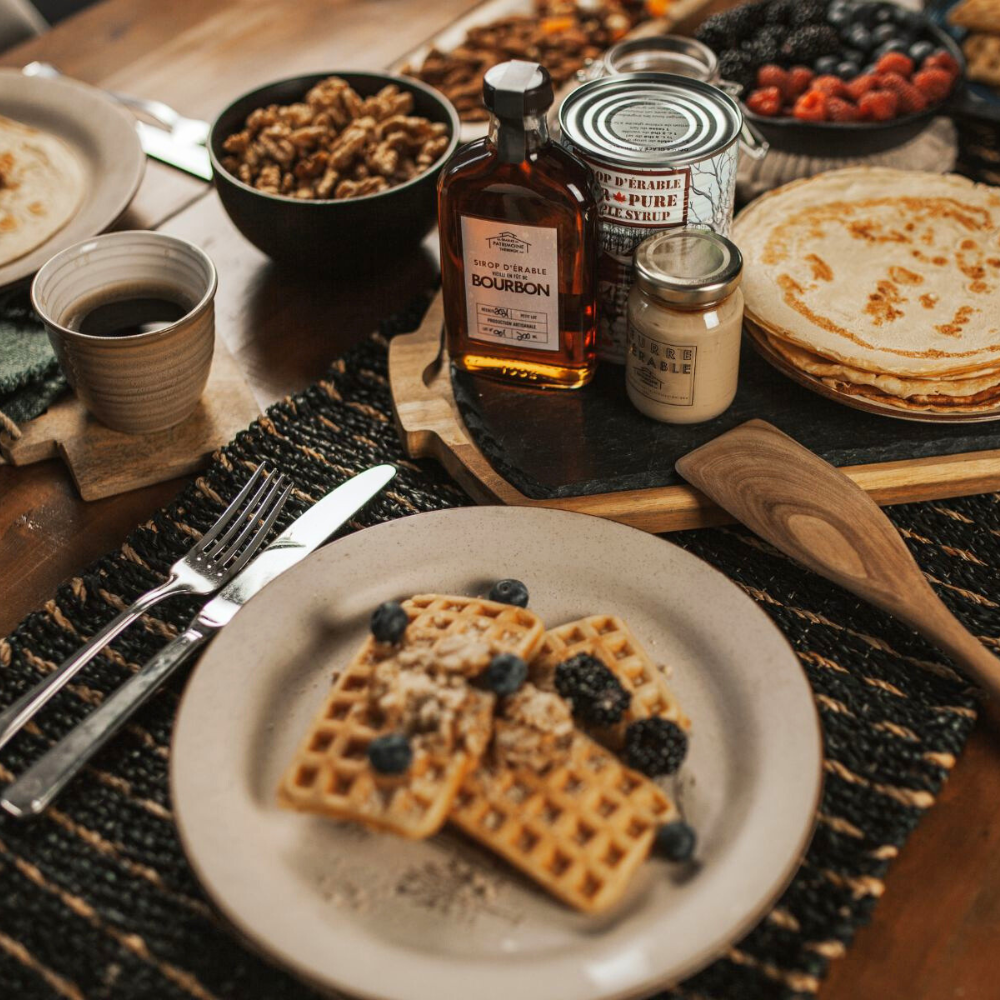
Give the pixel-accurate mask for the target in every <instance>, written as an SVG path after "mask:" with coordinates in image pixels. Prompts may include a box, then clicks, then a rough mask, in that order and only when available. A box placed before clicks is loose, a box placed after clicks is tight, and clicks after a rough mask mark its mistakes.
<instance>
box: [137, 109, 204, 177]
mask: <svg viewBox="0 0 1000 1000" xmlns="http://www.w3.org/2000/svg"><path fill="white" fill-rule="evenodd" d="M135 130H136V131H137V132H138V133H139V142H140V143H141V144H142V149H143V152H144V153H145V154H146V155H147V156H151V157H152V158H153V159H154V160H159V161H160V162H161V163H166V164H168V165H169V166H171V167H176V168H177V169H178V170H183V171H185V172H186V173H189V174H193V175H194V176H195V177H198V178H200V179H201V180H203V181H210V180H211V179H212V164H211V162H210V160H209V158H208V150H207V149H206V148H205V147H204V146H195V145H194V144H193V143H187V142H180V141H178V140H177V138H176V137H174V136H172V135H171V134H170V133H169V132H166V131H164V130H163V129H162V128H157V127H156V126H155V125H147V124H146V122H138V121H137V122H136V123H135Z"/></svg>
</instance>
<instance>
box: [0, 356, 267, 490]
mask: <svg viewBox="0 0 1000 1000" xmlns="http://www.w3.org/2000/svg"><path fill="white" fill-rule="evenodd" d="M259 414H260V408H259V407H258V406H257V401H256V400H255V399H254V397H253V393H251V391H250V388H249V386H248V385H247V384H246V382H244V381H243V376H242V375H241V374H240V370H239V368H238V367H237V365H236V362H235V361H234V360H233V356H232V355H231V354H230V353H229V351H228V350H227V349H226V346H225V345H224V344H223V343H222V340H221V338H219V337H218V336H216V339H215V354H214V355H213V357H212V370H211V372H210V373H209V376H208V384H207V385H206V386H205V392H204V394H203V395H202V397H201V400H200V401H199V403H198V407H197V409H196V410H195V411H194V413H192V414H191V416H190V417H188V418H187V420H185V421H184V422H183V423H181V424H178V425H177V426H176V427H171V428H168V429H167V430H165V431H159V432H157V433H155V434H123V433H122V432H121V431H113V430H111V428H110V427H105V426H104V424H102V423H100V422H99V421H98V420H96V419H95V418H94V417H92V416H91V415H90V414H89V413H88V412H87V411H86V410H85V409H84V407H83V404H82V403H81V402H80V401H79V400H78V399H77V398H76V396H75V395H73V394H72V393H69V394H67V395H65V396H63V397H62V398H61V399H60V400H58V401H57V402H56V403H54V404H53V405H52V406H50V407H49V409H48V410H46V412H45V413H43V414H42V415H41V416H39V417H36V418H35V419H34V420H31V421H29V422H28V423H26V424H24V426H23V427H22V428H21V436H20V437H19V438H16V439H15V438H12V437H11V436H10V435H9V434H0V454H2V455H3V457H4V459H5V460H6V461H7V462H9V463H11V464H12V465H30V464H32V463H34V462H41V461H44V460H45V459H48V458H55V457H61V458H62V459H63V461H64V462H65V463H66V465H67V466H68V467H69V471H70V474H71V475H72V477H73V481H74V482H75V483H76V487H77V489H78V490H79V491H80V496H81V497H83V499H84V500H100V499H101V498H102V497H109V496H115V495H116V494H118V493H126V492H128V491H129V490H135V489H138V488H139V487H141V486H150V485H152V484H153V483H162V482H164V481H165V480H167V479H173V478H175V477H176V476H183V475H186V474H187V473H189V472H194V471H195V470H196V469H199V468H200V467H201V466H202V464H203V463H204V462H205V459H206V458H207V457H208V456H209V455H210V454H211V453H212V452H213V451H215V449H216V448H219V447H221V446H222V445H224V444H226V442H228V441H230V440H231V439H232V438H233V436H234V435H235V434H236V433H237V432H239V431H241V430H243V428H244V427H246V426H247V424H249V423H251V422H252V421H253V420H255V419H256V418H257V417H258V416H259Z"/></svg>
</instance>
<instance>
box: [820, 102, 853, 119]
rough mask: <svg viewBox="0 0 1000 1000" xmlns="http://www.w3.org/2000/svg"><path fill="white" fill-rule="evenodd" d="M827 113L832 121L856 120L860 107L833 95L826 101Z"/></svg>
mask: <svg viewBox="0 0 1000 1000" xmlns="http://www.w3.org/2000/svg"><path fill="white" fill-rule="evenodd" d="M826 113H827V116H828V117H829V119H830V121H832V122H856V121H857V120H858V109H857V108H856V107H855V106H854V105H853V104H851V102H850V101H845V100H843V99H842V98H840V97H831V98H830V99H829V100H828V101H827V102H826Z"/></svg>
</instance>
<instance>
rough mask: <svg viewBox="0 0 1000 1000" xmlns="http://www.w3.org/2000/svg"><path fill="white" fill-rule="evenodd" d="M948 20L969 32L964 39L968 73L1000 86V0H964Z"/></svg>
mask: <svg viewBox="0 0 1000 1000" xmlns="http://www.w3.org/2000/svg"><path fill="white" fill-rule="evenodd" d="M948 21H949V22H950V23H951V24H954V25H955V26H956V27H959V28H966V29H967V30H968V32H969V34H968V35H967V36H966V38H965V40H964V41H963V42H962V52H963V53H964V54H965V62H966V67H965V75H966V76H967V77H968V78H969V79H970V80H972V81H974V82H975V83H985V84H986V85H987V86H988V87H1000V0H962V2H961V3H960V4H958V5H957V6H956V7H954V8H952V10H951V12H950V13H949V14H948Z"/></svg>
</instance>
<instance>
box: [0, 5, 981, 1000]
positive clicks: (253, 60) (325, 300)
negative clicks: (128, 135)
mask: <svg viewBox="0 0 1000 1000" xmlns="http://www.w3.org/2000/svg"><path fill="white" fill-rule="evenodd" d="M720 5H725V2H724V0H723V3H721V4H720ZM470 6H472V0H295V2H290V0H286V2H281V0H170V2H167V3H164V2H160V0H105V2H103V3H100V4H98V5H96V6H94V7H92V8H90V9H89V10H87V11H85V12H84V13H82V14H80V15H78V16H76V17H74V18H72V19H70V20H68V21H65V22H63V23H61V24H60V25H59V26H58V27H57V28H55V29H54V30H53V31H51V32H50V33H49V34H47V35H46V36H44V37H42V38H39V39H37V40H35V41H32V42H29V43H27V44H25V45H23V46H21V47H20V48H18V49H14V50H11V51H9V52H7V53H4V54H3V55H2V56H0V64H3V65H11V66H20V65H23V64H24V63H27V62H29V61H30V60H32V59H40V60H45V61H47V62H51V63H53V64H55V65H56V66H58V67H59V68H60V69H61V70H63V71H64V72H66V73H69V74H71V75H73V76H75V77H77V78H79V79H81V80H84V81H86V82H88V83H92V84H95V85H98V86H103V87H107V88H110V89H117V90H122V91H126V92H129V93H132V94H137V95H140V96H145V97H151V98H154V97H155V98H159V99H161V100H165V101H167V102H168V103H170V104H172V105H173V106H174V107H176V108H177V109H178V110H179V111H181V112H182V113H183V114H186V115H190V116H195V117H200V118H207V119H211V118H212V117H213V116H214V114H215V113H216V112H217V111H218V110H219V109H220V108H221V107H222V106H223V105H225V104H226V103H227V102H228V101H229V100H230V99H231V98H232V97H234V96H236V95H238V94H240V93H242V92H243V91H245V90H248V89H250V88H251V87H253V86H256V85H258V84H261V83H264V82H267V81H269V80H273V79H277V78H279V77H282V76H294V75H296V74H298V73H303V72H307V71H314V70H317V69H324V68H330V69H335V68H340V69H368V68H374V67H383V66H387V65H389V64H390V63H392V62H393V61H394V60H395V59H397V58H398V57H399V56H401V55H402V54H404V53H405V52H407V51H408V50H410V49H411V48H413V47H414V46H415V45H417V44H419V43H420V42H421V41H422V40H424V39H426V38H428V37H429V36H431V35H433V34H434V33H435V32H436V31H438V30H440V29H441V28H442V27H444V26H445V25H446V24H448V23H449V22H450V21H452V20H453V19H454V18H455V17H457V16H459V15H460V14H462V13H464V11H465V10H466V9H468V8H469V7H470ZM121 225H122V226H123V227H129V228H161V229H164V230H165V231H167V232H171V233H176V234H178V235H180V236H184V237H185V238H187V239H189V240H192V241H194V242H195V243H198V244H199V245H200V246H202V247H204V249H205V250H206V251H207V252H208V253H209V254H210V255H211V256H212V258H213V259H214V260H215V263H216V265H217V267H218V270H219V297H218V304H217V326H218V329H219V331H220V333H221V335H222V336H223V337H224V338H225V340H226V343H227V345H228V346H229V348H230V350H231V351H232V353H233V355H234V356H235V357H236V358H237V360H238V362H239V364H240V366H241V368H242V370H243V371H244V373H245V375H246V378H247V381H248V382H249V384H250V385H251V387H252V388H253V390H254V392H255V393H256V395H257V398H258V401H259V402H260V403H261V405H262V406H263V405H266V404H268V403H270V402H272V401H273V400H276V399H278V398H280V397H282V396H284V395H285V394H287V393H290V392H293V391H295V390H297V389H299V388H301V387H303V386H305V385H306V384H308V383H309V382H311V381H312V380H314V379H315V378H317V377H318V376H319V375H320V374H321V373H322V372H323V370H324V368H325V367H326V365H327V363H328V362H329V360H330V359H331V358H333V357H334V356H335V355H337V354H339V353H340V352H341V351H342V350H343V349H344V348H345V347H347V346H348V345H349V344H351V343H352V342H354V341H356V340H358V339H359V338H361V337H362V336H364V335H365V334H366V333H367V332H368V331H369V330H370V329H371V328H372V327H373V325H374V323H375V321H376V320H377V319H378V318H380V317H381V316H384V315H386V314H387V313H390V312H392V311H393V310H394V309H396V308H398V307H399V306H400V305H401V304H403V303H405V302H406V301H407V300H408V299H409V298H410V297H411V296H412V295H413V294H415V293H417V292H418V291H419V290H420V289H422V288H424V287H426V285H427V283H428V281H429V279H430V277H431V276H432V275H433V273H434V271H435V269H436V259H435V255H434V253H433V241H428V243H427V244H426V245H425V248H424V250H423V251H421V252H420V253H416V254H414V255H413V256H412V257H410V258H408V259H406V260H404V261H401V262H400V263H399V265H398V266H397V267H395V268H393V269H392V270H391V271H390V272H389V273H387V274H380V275H377V276H372V277H370V278H366V279H362V280H358V279H352V280H350V281H344V280H341V279H338V278H337V277H336V276H335V275H334V276H331V277H329V278H324V279H319V280H317V279H316V278H315V277H314V276H307V275H304V274H298V273H295V272H289V271H286V270H281V269H279V268H277V267H275V266H274V265H272V264H270V263H269V262H268V261H267V259H266V258H265V257H263V256H262V255H261V254H260V253H258V252H257V251H256V250H255V249H254V248H253V247H251V246H250V245H249V244H248V243H246V242H245V241H244V240H243V239H242V238H241V237H240V235H239V234H238V233H237V232H236V230H235V229H234V228H233V226H232V225H231V224H230V222H229V221H228V219H227V218H226V216H225V214H224V213H223V211H222V209H221V207H220V205H219V202H218V199H217V198H216V196H215V194H214V193H213V192H212V191H211V189H210V188H209V187H208V186H207V185H205V184H203V183H201V182H200V181H197V180H194V179H193V178H190V177H188V176H186V175H183V174H179V173H177V172H176V171H174V170H172V169H170V168H169V167H164V166H161V165H159V164H156V163H152V162H151V163H150V164H149V166H148V169H147V172H146V177H145V180H144V182H143V185H142V188H141V190H140V191H139V194H138V196H137V198H136V199H135V201H134V203H133V204H132V207H131V208H130V210H129V212H128V213H127V216H126V217H125V218H124V219H123V220H122V223H121ZM181 485H182V481H179V480H175V481H173V482H168V483H162V484H160V485H158V486H153V487H149V488H147V489H142V490H137V491H134V492H132V493H127V494H124V495H122V496H118V497H112V498H109V499H107V500H101V501H97V502H91V503H84V502H82V501H81V500H80V499H79V498H78V497H77V496H76V494H75V492H74V489H73V485H72V483H71V482H70V479H69V476H68V475H67V473H66V472H65V470H64V469H63V467H62V466H61V465H60V464H59V463H58V462H56V461H51V462H46V463H43V464H40V465H36V466H30V467H25V468H18V469H14V468H12V467H9V466H0V570H2V576H0V579H2V584H0V635H3V634H6V633H7V632H9V631H10V630H11V629H13V628H14V627H15V626H16V625H17V623H18V621H20V619H21V618H22V617H23V616H24V615H25V614H26V613H28V612H29V611H31V610H32V609H34V608H35V607H37V606H38V605H40V604H41V603H43V602H44V601H45V600H47V599H48V598H49V597H50V596H51V594H52V592H53V591H54V590H55V588H56V587H57V586H58V584H59V583H60V582H61V581H62V580H63V579H65V578H67V577H69V576H71V575H73V574H74V573H75V572H76V571H78V570H79V569H80V568H81V567H82V566H84V565H85V564H86V563H87V562H89V561H90V560H91V559H93V558H95V557H97V556H99V555H101V554H102V553H103V552H105V551H108V550H110V549H112V548H114V547H115V546H116V545H118V544H120V543H121V541H122V540H123V539H124V537H125V535H126V534H127V533H128V531H129V530H130V529H131V528H132V527H134V526H135V525H136V524H138V523H139V522H140V521H142V520H144V519H145V518H146V517H147V516H148V515H149V514H150V512H151V511H153V510H154V509H155V508H156V507H157V506H159V505H160V504H162V503H164V502H166V501H167V500H169V499H170V498H171V497H172V496H173V495H174V493H175V492H176V491H177V490H178V489H179V488H180V487H181ZM997 714H998V715H1000V713H997ZM997 732H1000V729H998V728H997V726H996V725H995V724H994V726H993V727H992V728H991V726H990V725H989V723H988V722H987V720H986V719H983V720H981V721H980V723H979V725H978V726H977V728H976V731H975V733H974V735H973V737H972V739H971V741H970V743H969V746H968V749H967V750H966V752H965V754H964V755H963V756H962V758H961V760H960V761H959V762H958V764H957V766H956V767H955V771H954V774H953V776H952V777H951V779H950V780H949V782H948V784H947V786H946V789H945V791H944V793H943V794H942V796H941V799H940V801H939V802H938V803H937V804H936V805H935V806H934V808H933V809H931V810H930V812H929V813H928V815H927V816H926V817H925V818H924V820H923V821H922V823H921V824H920V827H919V828H918V830H917V831H916V833H915V834H914V835H913V837H912V839H911V841H910V842H909V844H908V845H907V846H906V848H905V849H904V850H903V851H902V852H901V854H900V857H899V859H898V860H897V862H896V863H895V865H894V866H893V868H892V870H891V872H890V874H889V877H888V878H887V879H886V882H885V892H884V897H883V899H882V901H881V902H880V904H879V907H878V909H877V911H876V914H875V918H874V920H873V922H872V924H871V925H870V926H869V927H867V928H866V929H865V930H863V931H862V932H861V933H860V934H859V935H858V937H857V939H856V941H855V942H854V944H853V946H852V947H851V948H850V950H849V951H848V953H847V955H846V957H844V958H842V959H840V960H839V961H837V962H835V963H834V964H833V968H832V972H831V975H830V976H829V978H828V979H827V981H826V982H825V983H824V985H823V987H822V989H821V990H820V994H819V996H820V1000H946V998H947V1000H950V998H962V1000H995V998H997V997H1000V975H998V971H997V969H998V966H997V959H996V957H995V956H996V950H997V944H998V942H1000V737H998V736H997V735H996V734H997Z"/></svg>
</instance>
